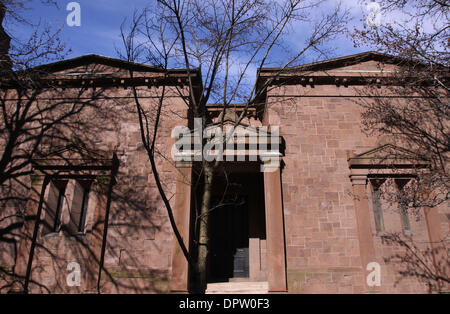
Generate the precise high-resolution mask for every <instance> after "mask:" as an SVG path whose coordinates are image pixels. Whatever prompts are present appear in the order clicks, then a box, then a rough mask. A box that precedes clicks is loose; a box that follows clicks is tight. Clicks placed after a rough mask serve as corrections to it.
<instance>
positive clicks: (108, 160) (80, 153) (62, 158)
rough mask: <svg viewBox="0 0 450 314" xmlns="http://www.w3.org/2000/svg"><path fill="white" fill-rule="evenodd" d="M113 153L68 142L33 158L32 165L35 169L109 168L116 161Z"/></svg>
mask: <svg viewBox="0 0 450 314" xmlns="http://www.w3.org/2000/svg"><path fill="white" fill-rule="evenodd" d="M116 159H117V157H116V156H115V154H113V153H108V152H104V151H99V150H95V151H94V150H91V149H88V148H86V147H85V146H82V145H77V144H76V143H70V144H68V145H65V146H63V147H60V148H58V149H55V150H53V151H51V152H50V153H47V154H45V155H43V156H40V157H39V158H35V159H33V166H34V168H37V169H56V168H61V169H63V168H80V167H81V168H89V167H94V168H98V169H102V168H105V169H107V168H111V166H113V165H114V164H116V163H117V162H118V161H117V160H116Z"/></svg>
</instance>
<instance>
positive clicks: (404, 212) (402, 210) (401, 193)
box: [395, 179, 411, 234]
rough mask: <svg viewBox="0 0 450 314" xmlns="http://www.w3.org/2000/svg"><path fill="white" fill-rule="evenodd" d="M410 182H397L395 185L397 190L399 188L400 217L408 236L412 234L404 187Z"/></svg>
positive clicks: (402, 180)
mask: <svg viewBox="0 0 450 314" xmlns="http://www.w3.org/2000/svg"><path fill="white" fill-rule="evenodd" d="M408 182H409V180H407V179H399V180H395V183H396V184H397V188H398V193H399V199H400V217H401V219H402V226H403V232H404V233H405V234H408V233H410V232H411V227H410V224H409V217H408V206H407V204H406V200H405V193H404V187H405V185H406V184H407V183H408Z"/></svg>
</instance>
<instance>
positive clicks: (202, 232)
mask: <svg viewBox="0 0 450 314" xmlns="http://www.w3.org/2000/svg"><path fill="white" fill-rule="evenodd" d="M213 175H214V171H213V169H212V166H211V165H205V169H204V179H205V181H204V186H203V195H202V203H201V208H200V216H199V239H198V256H197V274H198V280H199V281H198V283H199V287H198V288H199V292H202V293H203V292H204V291H205V289H206V284H207V282H206V281H207V278H206V277H207V270H208V254H209V249H208V245H209V235H208V229H209V227H208V226H209V208H210V205H211V194H212V185H213Z"/></svg>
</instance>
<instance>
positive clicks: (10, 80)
mask: <svg viewBox="0 0 450 314" xmlns="http://www.w3.org/2000/svg"><path fill="white" fill-rule="evenodd" d="M43 2H44V3H48V4H51V5H54V4H55V3H54V2H52V1H43ZM23 8H24V7H23V2H19V1H2V2H1V3H0V15H1V18H2V19H1V21H2V22H3V17H5V15H6V21H9V20H14V21H15V22H18V23H28V21H27V20H26V19H24V18H23V17H22V15H21V10H22V9H23ZM31 26H32V28H33V29H34V31H33V33H32V34H31V36H30V37H29V39H28V40H26V41H25V42H22V41H20V40H18V39H15V38H14V37H13V38H12V40H11V37H10V36H9V35H8V34H7V33H6V32H5V31H4V29H3V28H1V29H0V36H1V38H0V42H1V43H2V45H3V46H2V49H1V51H0V52H1V56H0V62H1V64H0V71H1V78H0V113H1V118H0V214H1V221H0V222H1V226H2V227H1V229H0V242H2V243H7V244H11V245H13V246H16V244H17V242H18V241H19V239H20V237H22V236H23V234H21V233H20V232H21V228H22V226H23V225H24V223H25V222H26V221H28V220H35V224H36V225H39V224H40V223H41V222H40V221H39V219H40V218H36V217H27V216H26V210H25V207H26V206H25V205H26V203H27V201H29V200H30V192H31V193H33V191H32V185H31V180H30V175H31V174H32V165H33V162H34V161H35V160H36V159H38V158H45V157H46V156H47V155H48V154H50V153H53V152H56V151H58V150H59V149H61V148H63V147H65V146H67V145H73V146H79V147H83V146H85V145H87V144H88V143H87V142H86V139H87V138H89V135H88V131H90V132H95V131H94V129H92V123H90V121H89V120H86V119H83V118H81V117H82V113H84V112H85V111H86V110H91V112H92V110H93V109H98V108H99V105H100V101H99V99H100V98H101V95H103V89H102V88H97V89H95V88H92V86H89V85H88V84H87V85H80V86H78V85H77V84H76V83H75V85H71V84H72V83H71V82H70V81H68V80H66V77H64V76H63V75H55V74H54V73H53V70H52V68H51V65H50V66H36V64H37V63H42V62H43V63H45V62H48V61H52V60H53V61H54V60H61V59H63V58H64V57H65V56H66V54H67V52H68V50H67V49H66V48H65V46H64V44H63V43H62V41H61V39H60V36H59V34H60V30H56V31H51V30H50V28H49V27H41V26H40V25H31ZM10 44H11V45H10ZM95 112H96V113H98V114H100V111H99V110H96V111H95ZM87 125H89V127H88V126H87ZM91 134H92V133H91ZM75 144H76V145H75ZM34 192H36V193H40V192H41V191H34ZM31 199H32V198H31ZM32 241H35V239H32ZM16 253H17V252H16ZM30 255H31V256H32V253H30ZM31 262H32V261H31ZM0 273H1V275H2V277H4V276H6V277H8V276H9V277H12V278H13V277H14V269H9V267H3V265H2V266H0ZM25 280H26V281H27V280H29V278H25Z"/></svg>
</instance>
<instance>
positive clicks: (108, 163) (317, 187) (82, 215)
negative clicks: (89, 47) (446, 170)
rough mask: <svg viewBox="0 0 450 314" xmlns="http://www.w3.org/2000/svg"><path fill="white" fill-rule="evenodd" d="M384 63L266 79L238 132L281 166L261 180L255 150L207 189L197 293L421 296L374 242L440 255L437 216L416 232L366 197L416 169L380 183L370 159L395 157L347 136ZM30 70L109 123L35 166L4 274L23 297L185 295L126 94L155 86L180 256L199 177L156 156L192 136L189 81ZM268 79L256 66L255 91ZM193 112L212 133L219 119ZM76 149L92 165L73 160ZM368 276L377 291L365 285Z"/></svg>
mask: <svg viewBox="0 0 450 314" xmlns="http://www.w3.org/2000/svg"><path fill="white" fill-rule="evenodd" d="M398 62H399V59H398V58H396V57H392V56H389V55H385V54H379V53H374V52H368V53H362V54H357V55H351V56H346V57H341V58H336V59H331V60H325V61H322V62H318V63H312V64H306V65H302V66H299V67H294V68H290V69H289V71H286V72H283V75H282V76H280V77H277V78H276V79H274V80H273V82H272V84H271V85H270V86H269V87H268V88H267V89H266V90H265V91H264V94H263V95H264V97H263V99H262V100H261V102H260V104H259V105H258V106H255V107H254V108H251V110H250V116H249V117H248V118H247V119H246V120H245V121H244V122H243V125H245V126H253V127H255V129H254V130H256V131H255V132H259V131H258V128H257V127H262V126H278V127H279V135H280V138H281V139H282V141H281V142H282V145H280V147H279V149H278V150H277V151H275V152H274V151H272V153H278V154H279V156H281V163H280V164H279V166H277V167H276V168H275V169H271V171H266V172H261V163H263V162H264V156H263V155H261V154H260V153H258V152H257V153H256V160H252V161H249V160H246V161H232V162H226V161H224V162H223V164H224V165H223V167H224V169H226V171H227V180H222V179H223V178H222V179H219V180H217V183H216V185H215V186H214V193H213V194H214V197H215V199H218V198H221V197H224V198H227V197H229V198H230V199H231V198H233V200H234V201H233V202H231V204H229V205H227V206H223V208H222V210H220V211H217V213H216V214H214V215H213V216H212V220H211V243H210V250H211V254H210V260H209V264H210V269H209V272H208V281H209V284H208V289H207V291H208V292H230V291H231V292H233V291H234V292H236V291H239V292H245V291H247V292H258V293H263V292H282V293H284V292H287V293H420V292H427V288H428V287H427V286H426V285H425V284H424V283H423V282H421V281H419V280H418V279H416V278H399V276H401V275H399V274H400V270H399V269H398V265H396V264H391V263H388V262H386V261H385V258H387V257H389V256H390V255H393V254H397V253H400V254H401V253H402V249H401V248H398V247H394V246H392V245H389V244H387V243H385V242H384V241H383V234H384V233H385V232H399V233H401V234H403V235H404V236H406V237H408V239H410V240H414V241H415V242H416V243H420V245H421V246H422V247H423V248H426V247H434V246H436V245H441V246H444V248H446V247H447V246H446V245H447V243H448V235H449V231H450V229H449V217H450V216H449V215H450V211H449V208H448V206H447V204H443V205H441V206H438V207H434V208H428V209H424V210H423V212H422V219H416V218H415V217H413V216H408V214H404V213H403V212H401V211H400V212H399V211H398V210H397V207H398V204H388V203H386V202H383V200H380V198H379V195H378V192H377V191H378V189H379V186H380V185H381V184H384V182H386V181H388V180H390V181H393V182H395V183H396V184H397V186H399V187H401V186H403V185H405V184H407V182H408V181H409V180H411V178H412V176H411V170H412V169H416V168H417V166H419V167H422V166H424V167H425V166H426V163H425V162H424V164H421V163H417V162H412V161H410V160H399V161H395V162H394V163H395V165H396V166H397V167H396V169H400V171H398V170H397V171H393V169H392V167H391V166H392V163H391V162H390V163H388V161H387V160H386V158H385V156H387V155H388V152H390V151H392V150H395V149H397V148H396V147H395V146H394V145H392V143H391V142H390V141H389V139H386V138H385V137H376V136H368V135H366V134H365V133H364V132H363V131H362V129H361V124H362V121H361V110H362V109H361V106H360V105H359V104H358V101H357V100H358V99H362V98H364V97H370V96H369V95H368V94H367V93H365V91H366V90H367V89H368V85H369V84H375V85H376V86H378V87H377V88H379V89H384V88H385V87H386V85H387V84H392V82H391V81H389V80H387V78H388V76H389V73H391V71H393V70H395V69H396V63H398ZM43 67H44V68H45V70H46V71H48V72H49V73H52V80H53V81H55V82H63V85H64V86H65V87H66V88H67V89H70V88H76V87H77V86H83V84H86V85H89V86H90V87H91V88H103V89H104V94H103V96H102V97H101V99H99V103H100V104H102V106H103V105H104V106H105V108H108V109H107V111H108V112H109V113H110V115H106V116H102V115H95V114H93V113H92V112H90V113H85V115H84V116H83V118H84V119H87V120H89V121H90V122H91V123H92V127H93V128H96V129H95V130H96V131H95V132H92V133H91V132H87V133H89V134H87V133H86V134H84V136H85V137H86V138H84V140H85V141H86V142H88V143H90V146H89V147H87V148H83V149H82V150H81V151H80V149H79V148H77V147H76V144H73V143H71V144H69V145H66V146H64V147H62V148H61V149H60V150H58V151H55V152H54V153H49V154H48V155H47V156H46V157H45V158H42V159H39V160H35V161H34V163H33V169H32V170H33V173H32V175H31V180H30V184H31V186H32V189H31V190H30V193H29V195H30V196H29V198H30V200H29V201H28V203H27V207H26V213H27V215H29V216H31V217H33V216H34V217H35V216H36V215H40V218H41V220H42V222H41V223H40V224H38V225H36V223H35V220H33V219H30V220H26V221H25V223H24V224H23V226H22V229H21V233H23V235H25V236H23V237H22V238H20V239H18V240H17V241H16V242H15V243H14V244H11V243H2V244H1V245H2V250H3V252H4V253H3V254H2V255H1V259H2V260H1V261H0V264H3V265H11V267H12V269H13V271H14V273H15V274H16V275H17V276H18V278H22V279H23V278H24V277H26V276H27V274H28V275H29V278H30V282H29V291H31V292H43V293H45V292H64V293H72V292H86V293H95V292H97V291H100V292H103V293H161V292H171V291H172V292H187V291H189V288H190V284H191V283H192V279H191V275H190V272H189V269H188V264H187V262H186V260H185V258H184V256H183V254H182V252H181V250H180V248H179V246H178V244H177V242H176V241H175V238H174V236H173V231H172V229H171V226H170V223H169V218H168V215H167V212H166V209H165V206H164V203H163V201H162V199H161V197H160V195H159V193H158V189H157V186H156V183H155V181H154V177H153V173H152V170H151V167H150V164H149V162H148V157H147V155H146V151H145V149H144V147H143V145H142V141H141V134H140V127H139V121H138V119H137V116H136V112H135V109H134V104H133V100H132V95H130V91H129V89H128V87H129V86H132V85H133V86H137V87H138V89H139V99H140V101H141V102H142V106H143V108H145V110H152V108H153V106H154V102H155V100H157V99H158V93H159V92H160V91H161V88H162V87H163V86H166V87H167V88H168V93H169V95H168V97H166V99H167V100H166V105H165V106H164V108H165V109H164V113H163V115H162V122H161V129H160V130H159V133H158V142H157V143H158V145H157V149H158V154H159V155H160V156H161V157H158V158H157V167H158V171H159V175H160V177H161V181H162V182H163V185H164V189H165V191H166V192H167V194H168V196H169V200H170V203H171V205H172V206H173V208H174V215H175V221H176V222H177V225H178V228H179V230H180V233H181V235H182V237H183V240H184V242H185V244H186V246H187V247H188V248H189V247H192V241H194V236H193V235H194V233H195V230H194V229H195V226H194V225H195V221H194V219H193V214H192V210H193V207H194V203H195V202H196V197H197V196H198V193H199V191H198V189H196V179H197V176H198V174H197V170H196V165H195V161H190V160H189V159H185V160H184V161H183V162H175V161H174V160H173V159H171V157H170V156H171V149H172V146H173V144H174V143H175V139H173V138H172V137H171V132H172V130H173V129H174V128H175V127H176V126H186V127H189V128H191V129H192V126H193V121H192V120H193V119H192V113H191V112H190V111H189V110H188V106H186V103H185V101H186V98H187V96H188V88H189V85H188V83H187V78H188V75H191V76H192V77H193V78H194V82H195V84H194V86H193V88H196V89H200V87H201V84H202V81H201V73H200V72H199V71H191V72H188V71H186V70H183V69H173V70H170V71H169V73H168V74H167V73H163V72H162V71H161V70H160V69H158V68H156V67H152V66H148V65H144V64H136V63H129V62H125V61H121V60H117V59H113V58H107V57H102V56H97V55H86V56H82V57H78V58H74V59H69V60H65V61H60V62H56V63H52V64H48V65H45V66H43ZM130 69H132V71H133V73H134V75H133V77H130V75H129V70H130ZM278 71H279V69H270V68H265V69H261V70H260V71H259V72H258V77H257V78H256V79H257V80H258V83H260V84H259V86H263V85H264V82H265V81H266V80H267V79H270V78H273V77H275V76H276V73H277V72H278ZM61 92H62V89H61ZM62 93H63V92H62ZM394 96H395V97H402V96H405V95H394ZM48 99H51V97H49V98H48ZM208 110H209V111H210V113H211V117H213V120H214V117H217V115H218V114H219V113H220V111H221V107H220V105H210V106H209V107H208ZM234 110H235V111H237V112H239V110H240V109H239V106H235V107H234ZM233 117H234V116H233V113H227V117H226V118H225V119H224V120H230V121H231V122H233V119H234V118H233ZM212 122H213V121H212ZM78 136H81V137H83V134H79V135H78ZM259 136H260V135H259ZM84 150H85V151H86V152H88V153H89V156H94V157H93V158H90V159H89V160H86V159H84V158H83V152H84ZM243 150H244V154H249V152H248V151H246V150H248V148H247V147H244V148H243ZM163 157H164V158H163ZM230 182H231V183H232V184H229V183H230ZM224 191H226V193H224ZM236 200H239V201H236ZM30 239H35V243H33V241H31V240H30ZM30 252H33V253H32V255H31V258H30ZM440 258H443V257H442V256H441V255H439V256H437V255H436V256H433V261H434V262H435V263H439V259H440ZM444 258H445V256H444ZM30 262H32V263H30ZM444 263H448V259H444ZM377 265H380V269H378V268H377ZM78 266H79V268H78ZM431 267H434V266H433V265H431ZM78 271H79V272H78ZM378 271H379V275H380V281H379V282H378V283H379V284H378V283H377V280H375V281H373V280H372V281H370V280H369V279H368V277H370V276H377V274H375V275H373V274H374V273H373V272H378ZM77 272H78V273H79V274H80V275H81V277H80V280H79V284H78V283H77V282H76V280H75V279H74V278H75V277H74V276H75V275H74V274H75V273H77ZM370 278H372V279H373V277H370ZM375 278H376V277H375ZM399 279H402V280H399ZM371 282H375V284H374V285H373V284H371ZM11 289H12V288H11ZM2 292H7V291H6V290H5V289H3V290H2Z"/></svg>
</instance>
